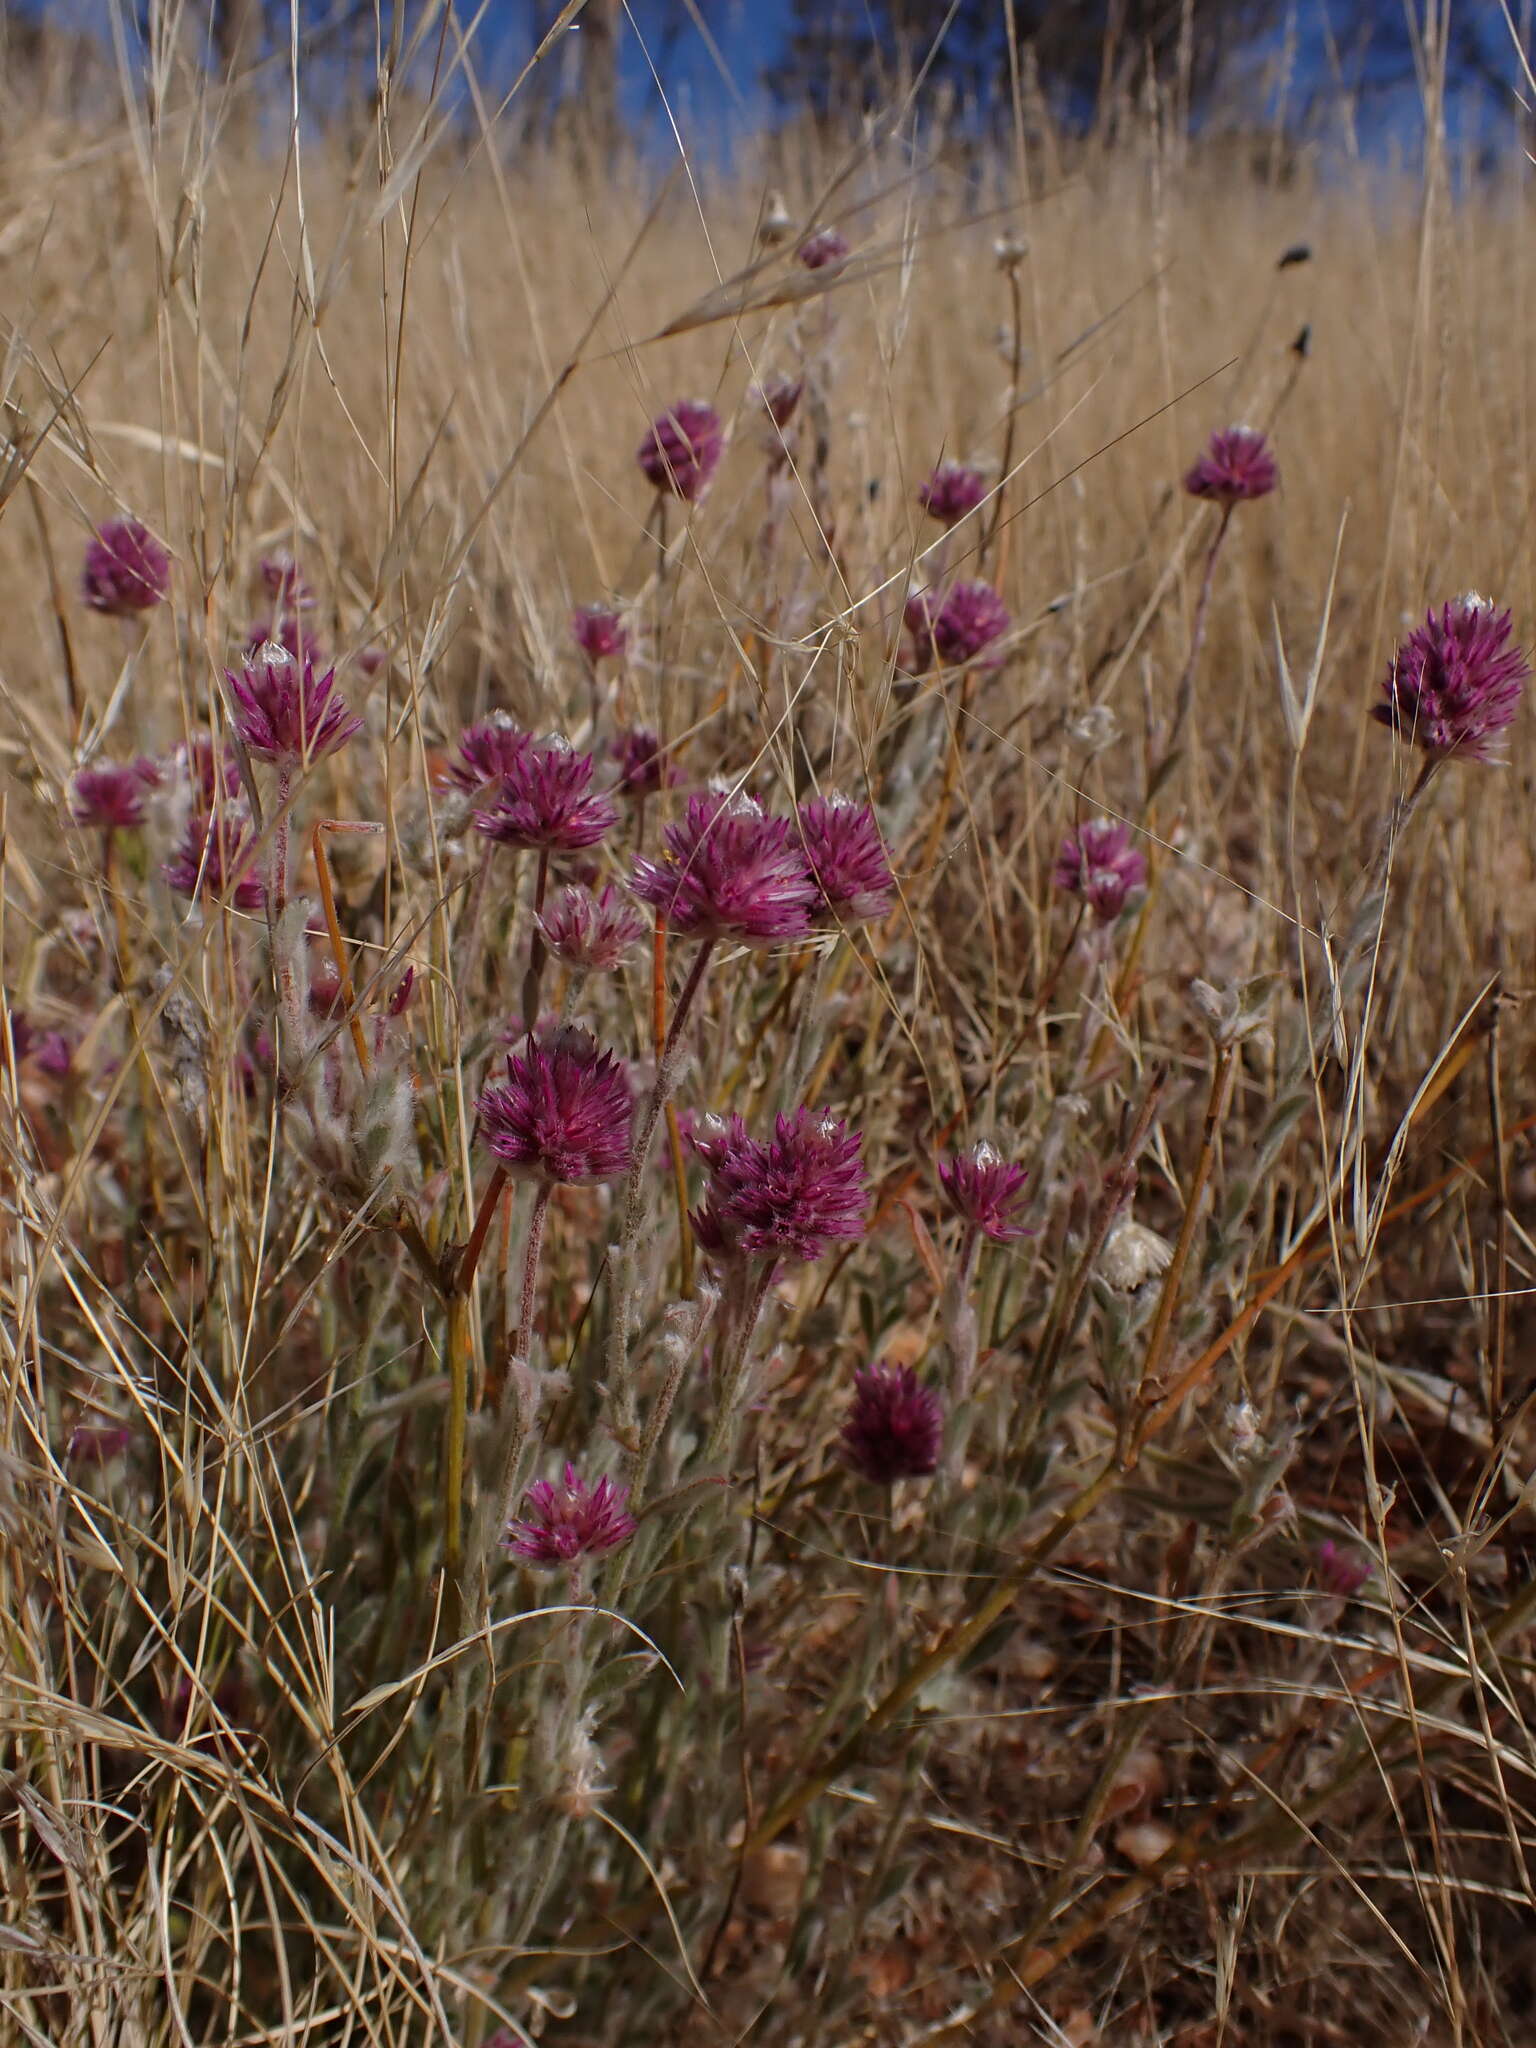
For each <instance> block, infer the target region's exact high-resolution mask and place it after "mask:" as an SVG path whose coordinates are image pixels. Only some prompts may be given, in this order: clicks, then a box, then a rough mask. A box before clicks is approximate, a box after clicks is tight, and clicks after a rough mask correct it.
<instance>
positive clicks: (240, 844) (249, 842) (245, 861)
mask: <svg viewBox="0 0 1536 2048" xmlns="http://www.w3.org/2000/svg"><path fill="white" fill-rule="evenodd" d="M255 861H256V835H255V833H254V832H253V831H252V829H251V821H250V819H249V818H248V817H247V816H246V815H245V813H244V811H242V810H239V809H236V808H235V807H234V806H233V805H226V806H225V807H224V808H223V809H222V810H219V811H214V812H201V813H197V814H195V815H194V816H192V817H190V818H189V819H188V820H187V824H186V829H185V831H184V832H183V833H182V835H181V839H180V842H179V844H178V845H177V848H176V851H175V852H174V853H173V854H172V856H171V858H170V859H169V860H168V861H167V862H166V863H165V866H164V868H163V869H162V873H163V874H164V876H165V879H166V880H167V881H168V882H169V883H170V885H171V887H172V888H173V889H174V890H175V891H176V893H177V895H178V896H190V897H193V898H198V897H204V896H212V897H216V898H219V899H221V900H223V901H226V902H228V903H231V904H232V905H233V906H234V908H235V909H236V910H260V908H261V906H262V905H263V903H265V902H266V900H267V892H266V889H265V887H264V885H263V884H262V882H261V879H260V877H259V876H258V875H257V873H256V871H255Z"/></svg>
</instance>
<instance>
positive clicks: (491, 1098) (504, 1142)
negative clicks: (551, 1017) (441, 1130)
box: [479, 1025, 633, 1187]
mask: <svg viewBox="0 0 1536 2048" xmlns="http://www.w3.org/2000/svg"><path fill="white" fill-rule="evenodd" d="M632 1109H633V1096H632V1094H631V1091H630V1085H629V1071H628V1069H627V1068H626V1066H625V1065H624V1062H623V1061H622V1060H621V1059H618V1058H617V1057H616V1056H615V1055H614V1054H613V1053H611V1052H605V1051H604V1050H603V1049H602V1047H601V1046H599V1044H598V1043H597V1040H596V1039H595V1038H594V1037H593V1036H592V1034H591V1033H590V1032H589V1031H582V1030H580V1029H578V1028H577V1027H575V1026H572V1025H567V1026H564V1027H562V1028H560V1029H558V1030H555V1031H553V1032H550V1033H549V1034H547V1035H546V1036H544V1037H534V1036H532V1035H530V1036H529V1037H527V1038H526V1039H524V1040H523V1042H522V1045H521V1046H520V1047H518V1048H515V1049H514V1050H513V1051H511V1052H509V1053H508V1054H507V1070H506V1079H505V1080H504V1081H499V1082H498V1081H489V1082H487V1083H486V1085H485V1087H484V1088H482V1089H481V1091H480V1104H479V1122H480V1135H481V1137H482V1138H483V1139H484V1141H485V1144H486V1147H487V1149H488V1150H489V1151H491V1152H493V1153H494V1154H495V1156H496V1157H497V1159H499V1160H500V1162H501V1164H502V1165H503V1166H504V1167H505V1168H506V1170H507V1172H508V1173H509V1174H510V1175H511V1177H512V1178H513V1179H514V1180H540V1181H550V1182H554V1183H556V1184H558V1185H559V1186H562V1187H579V1186H583V1185H586V1184H589V1183H591V1182H594V1181H605V1180H617V1179H618V1178H619V1176H620V1174H622V1173H623V1172H624V1170H625V1169H626V1167H627V1166H628V1165H629V1151H630V1128H629V1127H630V1116H631V1112H632Z"/></svg>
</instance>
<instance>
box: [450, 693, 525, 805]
mask: <svg viewBox="0 0 1536 2048" xmlns="http://www.w3.org/2000/svg"><path fill="white" fill-rule="evenodd" d="M532 745H533V735H532V734H531V733H526V732H524V731H523V729H522V727H521V726H520V725H514V724H513V723H512V720H511V719H510V718H509V717H508V716H507V714H506V712H505V711H493V712H492V713H491V715H490V717H489V718H483V719H481V720H480V721H479V723H478V724H476V725H466V726H465V728H464V730H463V731H462V732H461V733H460V734H459V737H458V741H457V745H456V751H455V758H454V759H453V760H452V761H450V762H449V763H448V766H447V767H446V768H445V769H444V771H443V778H444V780H445V781H447V782H451V783H452V784H453V785H454V787H455V788H456V789H462V790H464V791H466V792H467V793H468V794H469V795H470V796H478V795H479V794H480V792H481V791H482V790H487V789H494V788H497V787H499V786H500V785H501V784H502V783H504V782H505V781H506V779H507V777H508V776H509V775H510V774H511V773H512V770H513V769H514V767H516V766H517V764H518V763H519V762H520V761H521V760H522V758H523V756H524V755H525V754H526V753H527V751H528V749H529V748H530V747H531V746H532Z"/></svg>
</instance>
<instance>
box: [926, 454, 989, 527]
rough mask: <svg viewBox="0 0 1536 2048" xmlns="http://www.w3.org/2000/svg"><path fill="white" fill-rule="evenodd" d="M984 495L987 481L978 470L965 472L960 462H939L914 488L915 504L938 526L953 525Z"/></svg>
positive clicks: (969, 511)
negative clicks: (928, 475) (931, 472)
mask: <svg viewBox="0 0 1536 2048" xmlns="http://www.w3.org/2000/svg"><path fill="white" fill-rule="evenodd" d="M986 495H987V480H986V478H985V477H984V476H983V475H982V473H981V471H980V470H979V469H968V468H967V467H966V465H965V464H964V463H963V462H941V463H939V464H938V466H937V467H936V468H935V470H934V472H933V474H932V475H931V476H930V477H929V478H928V480H927V482H926V483H924V484H920V485H919V486H918V492H917V502H918V503H919V505H921V506H922V508H923V510H924V511H925V512H926V513H927V514H928V515H929V517H930V518H932V519H937V520H938V522H939V524H940V525H941V526H956V525H958V524H959V522H960V521H961V520H962V519H964V518H965V517H966V515H967V514H968V513H971V512H974V511H975V510H976V507H977V506H978V505H979V504H980V503H981V501H982V499H983V498H985V496H986Z"/></svg>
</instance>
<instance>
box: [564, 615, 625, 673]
mask: <svg viewBox="0 0 1536 2048" xmlns="http://www.w3.org/2000/svg"><path fill="white" fill-rule="evenodd" d="M571 638H572V639H573V640H574V641H575V642H576V645H577V646H578V647H579V648H580V649H581V651H582V653H583V654H584V655H585V656H586V657H587V659H588V661H590V662H591V663H592V665H593V666H594V667H596V665H597V664H598V662H600V661H622V660H623V659H624V656H625V655H626V654H627V653H628V651H629V628H628V626H626V625H625V623H624V614H623V613H622V612H616V611H614V609H613V608H612V606H611V605H606V604H582V605H578V606H577V607H576V609H575V611H573V612H572V613H571Z"/></svg>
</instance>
